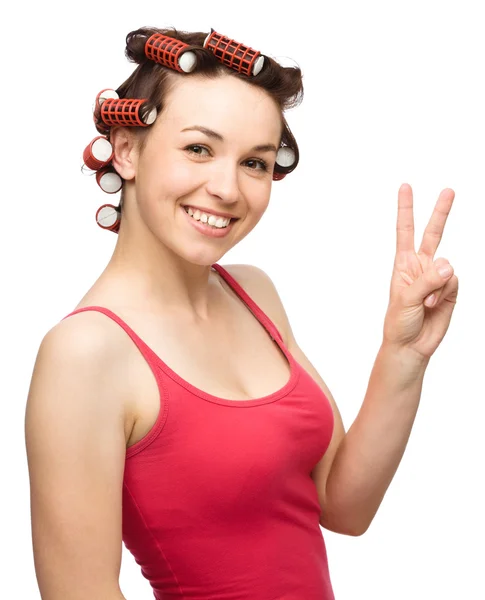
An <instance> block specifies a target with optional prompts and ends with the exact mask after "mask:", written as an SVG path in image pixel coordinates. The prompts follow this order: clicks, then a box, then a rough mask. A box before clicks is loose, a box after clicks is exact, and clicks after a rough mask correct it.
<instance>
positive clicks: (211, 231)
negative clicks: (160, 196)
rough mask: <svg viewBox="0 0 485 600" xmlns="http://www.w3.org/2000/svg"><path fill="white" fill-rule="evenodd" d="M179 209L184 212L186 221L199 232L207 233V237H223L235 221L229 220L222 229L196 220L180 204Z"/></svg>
mask: <svg viewBox="0 0 485 600" xmlns="http://www.w3.org/2000/svg"><path fill="white" fill-rule="evenodd" d="M180 210H181V211H182V212H183V213H184V217H185V218H186V219H187V220H188V221H190V224H191V225H192V227H194V228H195V229H197V231H198V232H199V233H203V234H204V235H207V236H208V237H214V238H222V237H225V236H226V235H228V234H229V232H230V231H231V229H232V226H233V225H234V223H235V221H231V222H230V223H229V225H228V226H227V227H224V228H223V229H218V228H217V227H212V226H211V225H206V224H205V223H201V222H200V221H196V220H195V219H193V218H192V217H191V216H190V215H189V214H188V213H187V212H185V208H184V207H183V206H182V205H180Z"/></svg>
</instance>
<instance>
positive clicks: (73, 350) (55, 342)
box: [34, 310, 134, 435]
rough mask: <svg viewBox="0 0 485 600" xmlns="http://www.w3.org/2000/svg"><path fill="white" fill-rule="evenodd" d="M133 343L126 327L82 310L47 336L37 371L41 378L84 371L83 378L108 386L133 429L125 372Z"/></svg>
mask: <svg viewBox="0 0 485 600" xmlns="http://www.w3.org/2000/svg"><path fill="white" fill-rule="evenodd" d="M131 346H132V343H131V341H130V340H129V339H128V336H127V335H126V333H125V332H124V330H123V329H122V328H121V327H120V326H119V325H118V324H117V323H115V322H113V321H112V319H110V318H109V317H107V316H106V315H104V314H102V313H100V312H99V311H94V310H92V311H91V310H90V311H83V312H80V313H77V314H75V315H71V316H69V317H68V318H66V319H63V320H62V321H60V322H59V323H57V324H56V325H55V326H54V327H52V328H51V329H50V330H49V331H48V332H47V333H46V335H45V336H44V338H43V340H42V342H41V344H40V348H39V351H38V354H37V359H36V364H35V367H34V374H37V375H38V377H39V378H41V377H43V376H45V377H48V376H55V373H56V372H59V371H62V372H63V373H71V374H72V376H73V380H75V379H76V375H77V374H78V373H81V372H82V373H83V375H84V379H83V381H84V382H85V383H86V385H87V384H88V382H91V383H92V384H93V385H95V384H96V383H97V384H98V389H99V393H102V387H103V386H104V387H105V388H109V389H110V391H111V394H110V397H111V398H113V402H117V406H116V407H113V409H117V410H119V411H120V414H122V416H123V420H124V422H125V430H126V432H127V435H129V434H128V430H130V431H131V427H132V426H133V422H134V407H133V405H132V403H131V395H129V394H128V393H127V389H128V388H127V381H125V380H124V374H125V373H127V369H126V368H124V365H126V364H127V362H128V352H129V350H130V349H131Z"/></svg>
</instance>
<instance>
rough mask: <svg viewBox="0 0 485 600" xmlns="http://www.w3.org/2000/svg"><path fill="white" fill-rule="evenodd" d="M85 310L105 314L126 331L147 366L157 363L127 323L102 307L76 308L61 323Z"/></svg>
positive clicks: (150, 350) (154, 355) (148, 347)
mask: <svg viewBox="0 0 485 600" xmlns="http://www.w3.org/2000/svg"><path fill="white" fill-rule="evenodd" d="M87 310H94V311H97V312H101V313H103V314H105V315H106V316H107V317H109V318H110V319H112V320H113V321H115V322H116V323H118V325H119V326H120V327H122V328H123V329H124V330H125V331H126V333H127V334H128V335H129V336H130V338H131V339H132V340H133V342H134V343H135V344H136V346H137V348H138V349H139V350H140V352H141V353H142V355H143V356H144V357H145V358H146V360H147V361H148V363H149V364H152V363H158V362H159V360H160V359H159V358H158V356H157V355H156V354H155V352H154V351H153V350H152V349H151V348H150V346H147V344H145V342H144V341H143V340H142V339H141V338H140V337H139V336H138V335H137V334H136V333H135V332H134V331H133V329H132V328H131V327H130V326H129V325H128V324H127V323H125V321H123V319H121V318H120V317H118V315H116V314H115V313H114V312H113V311H111V310H110V309H109V308H105V307H104V306H83V307H82V308H78V309H76V310H73V311H72V312H70V313H69V314H68V315H66V316H65V317H63V318H62V319H61V321H64V319H67V317H70V316H71V315H75V314H77V313H81V312H84V311H87Z"/></svg>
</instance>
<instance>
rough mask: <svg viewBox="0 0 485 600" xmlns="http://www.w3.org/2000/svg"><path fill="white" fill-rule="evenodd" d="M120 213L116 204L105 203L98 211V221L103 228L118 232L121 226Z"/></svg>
mask: <svg viewBox="0 0 485 600" xmlns="http://www.w3.org/2000/svg"><path fill="white" fill-rule="evenodd" d="M120 222H121V219H120V215H119V213H118V211H117V210H116V206H113V205H112V204H103V205H102V206H100V207H99V208H98V210H97V211H96V223H97V224H98V225H99V226H100V227H101V228H102V229H108V230H110V231H114V233H118V231H119V228H120Z"/></svg>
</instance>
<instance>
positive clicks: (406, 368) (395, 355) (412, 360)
mask: <svg viewBox="0 0 485 600" xmlns="http://www.w3.org/2000/svg"><path fill="white" fill-rule="evenodd" d="M378 357H380V359H381V360H382V361H383V362H384V363H386V365H388V366H389V369H390V370H391V372H392V373H393V375H394V376H396V377H398V378H399V379H401V380H402V384H403V385H404V386H406V385H408V384H410V383H414V382H416V380H420V379H422V378H423V377H424V374H425V372H426V368H427V366H428V363H429V358H428V357H426V356H423V355H422V354H420V353H419V352H416V350H413V349H412V348H409V347H406V346H398V345H396V344H392V343H390V342H387V341H385V340H383V342H382V343H381V347H380V348H379V352H378Z"/></svg>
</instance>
